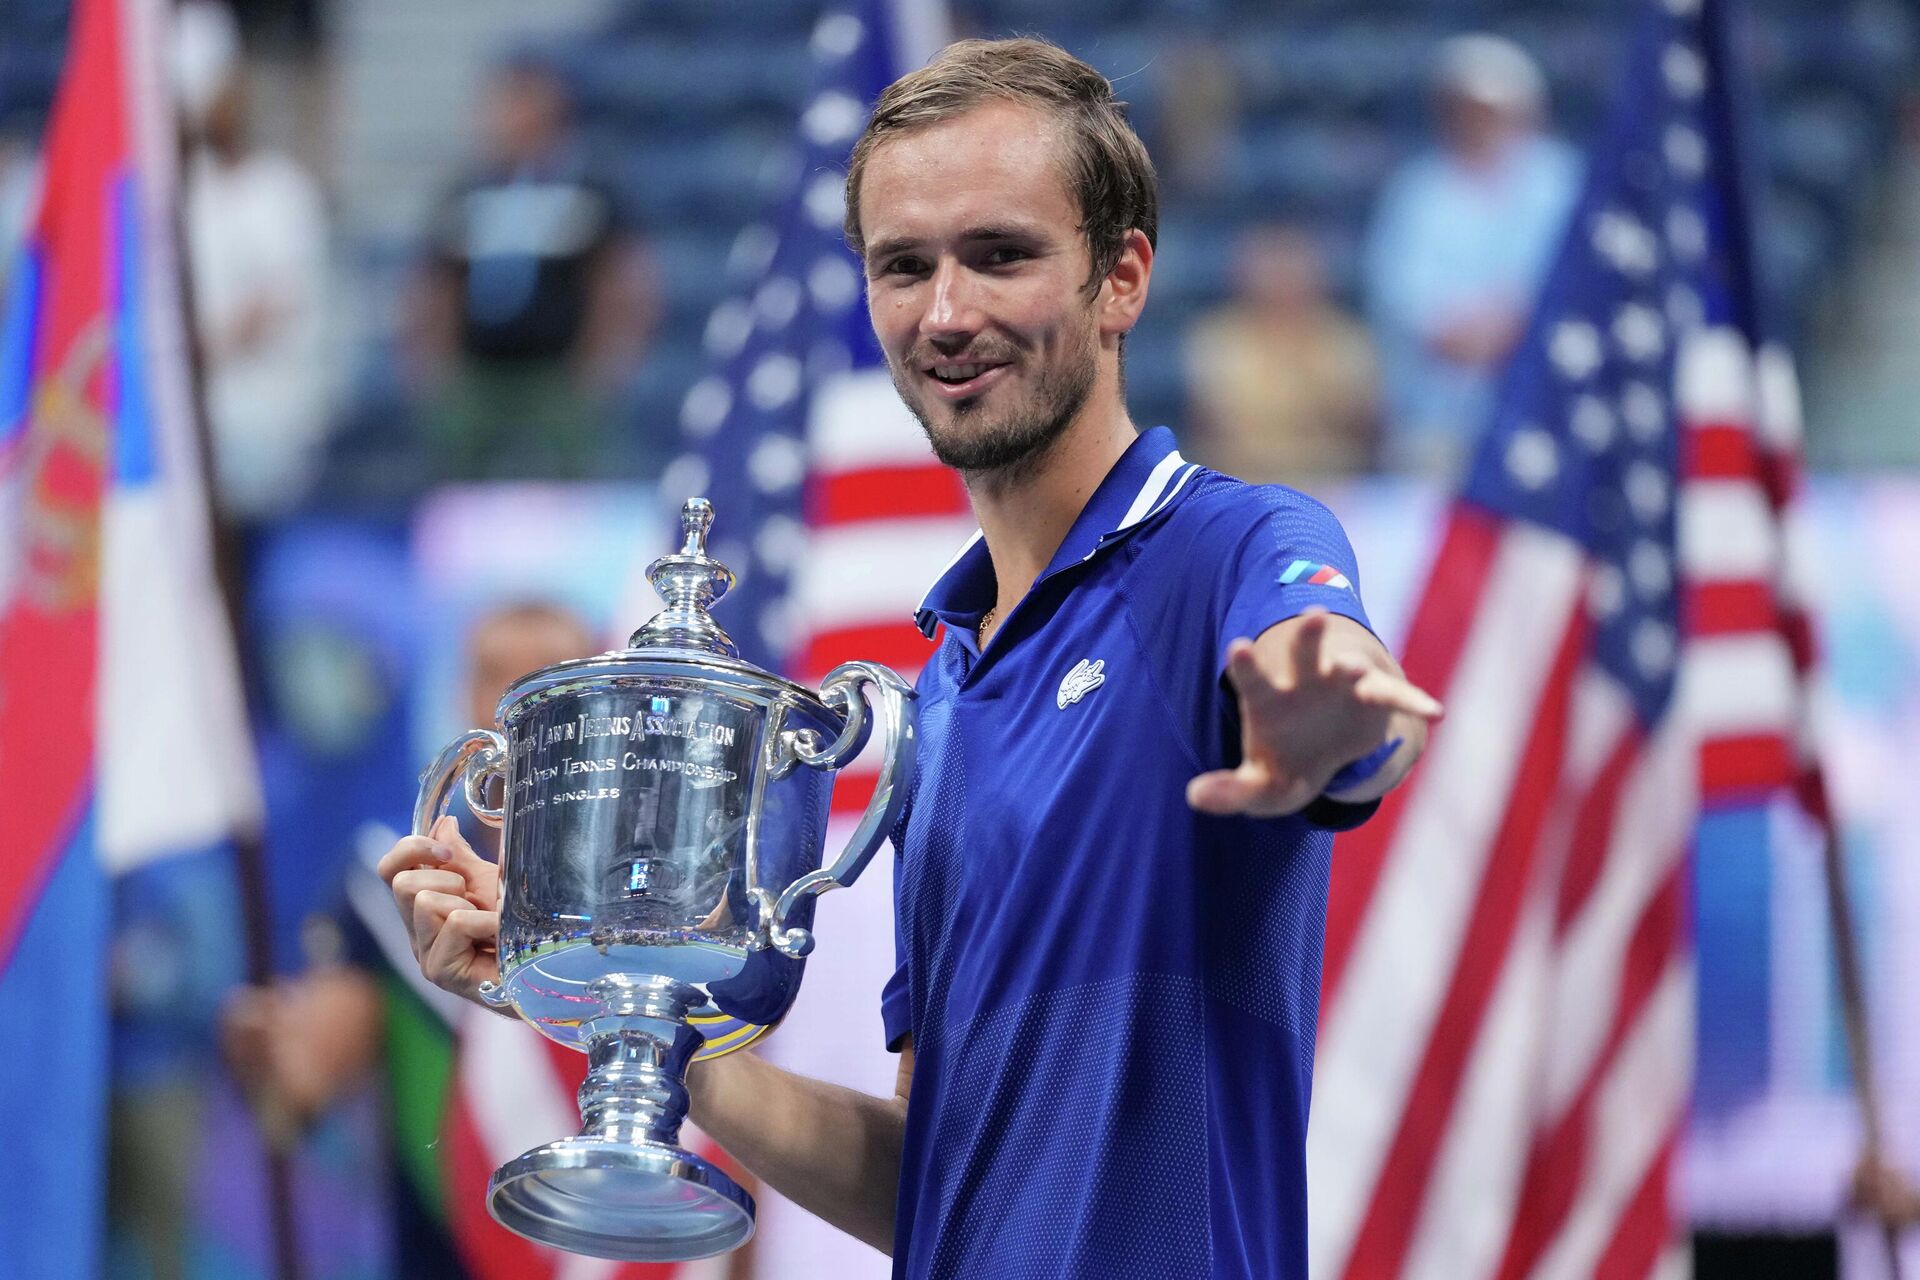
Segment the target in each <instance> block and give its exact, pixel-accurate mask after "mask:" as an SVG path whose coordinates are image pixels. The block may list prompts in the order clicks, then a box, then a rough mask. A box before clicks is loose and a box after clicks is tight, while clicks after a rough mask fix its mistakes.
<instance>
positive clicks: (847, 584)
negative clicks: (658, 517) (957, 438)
mask: <svg viewBox="0 0 1920 1280" xmlns="http://www.w3.org/2000/svg"><path fill="white" fill-rule="evenodd" d="M807 438H808V452H809V455H810V462H809V467H808V474H807V492H806V514H807V532H808V546H807V558H806V563H805V564H804V565H803V566H801V568H800V570H799V573H798V576H797V578H796V582H795V595H796V597H797V602H798V604H799V609H798V611H797V612H798V617H799V618H800V619H801V620H802V622H803V623H804V625H805V626H806V628H807V637H808V638H807V642H806V645H805V647H804V648H803V650H802V651H801V652H802V657H801V659H800V661H799V662H798V663H797V664H796V668H795V676H796V678H797V679H799V680H800V681H801V682H802V683H804V684H809V685H814V686H818V684H819V682H820V679H821V677H823V676H824V675H826V673H827V672H828V671H831V670H832V669H833V668H834V667H835V666H836V665H837V664H839V663H842V662H847V661H852V660H854V659H865V660H867V661H869V662H880V663H884V664H886V665H887V666H890V667H892V668H893V669H894V670H896V671H898V672H899V673H900V674H901V675H902V676H904V677H906V678H907V679H908V680H911V679H913V678H914V676H915V675H916V674H918V672H919V670H920V668H921V666H922V665H923V664H924V663H925V662H926V661H927V660H928V659H929V658H931V657H932V656H933V652H934V647H933V645H931V644H929V643H928V642H927V638H926V637H925V636H923V635H921V634H920V629H919V628H918V627H917V626H916V625H915V624H914V611H915V610H916V609H917V608H918V607H919V604H920V598H921V597H922V596H923V595H925V594H926V590H927V587H928V586H929V585H931V584H932V582H933V580H934V578H936V577H937V576H939V573H940V570H941V567H942V566H944V565H945V564H947V563H948V562H949V561H951V560H952V559H953V554H954V552H955V551H957V550H958V549H959V548H960V547H961V546H962V545H964V544H965V543H966V541H967V539H968V538H970V537H971V536H973V534H974V532H975V531H976V530H977V528H978V525H977V523H976V522H975V521H974V518H973V515H972V509H971V508H970V507H969V506H968V505H967V494H966V488H965V486H964V485H962V484H961V482H960V479H959V476H958V475H957V474H956V473H954V472H953V471H952V470H950V469H948V468H947V467H945V466H943V465H941V464H940V463H939V462H938V461H937V460H936V459H935V458H934V456H933V452H932V449H931V447H930V446H929V445H928V443H927V438H926V435H925V433H923V432H922V431H921V430H920V427H919V424H918V423H916V422H915V421H914V420H913V415H912V414H911V413H910V412H909V411H908V410H907V407H906V405H905V404H903V403H902V402H901V400H900V396H899V393H898V392H896V391H895V390H894V387H893V382H892V380H891V379H890V378H889V377H888V375H887V372H886V370H885V369H884V368H869V369H862V370H858V371H856V372H852V373H846V374H842V375H840V376H838V377H836V378H833V379H831V380H830V381H828V382H827V383H826V384H825V385H823V386H822V387H821V388H820V390H819V391H818V392H817V393H816V394H815V396H814V401H813V408H812V413H811V414H810V419H809V422H808V430H807ZM878 768H879V764H878V759H877V757H875V756H872V755H871V754H869V755H868V756H866V757H863V758H862V759H861V760H858V761H856V762H855V764H854V765H853V767H852V768H850V769H848V770H846V771H845V772H843V773H842V774H841V775H840V776H839V777H838V778H837V779H835V782H834V789H833V809H834V812H835V813H859V812H860V811H861V810H863V809H865V808H866V804H867V800H868V799H869V798H870V797H871V796H872V794H873V780H874V777H875V776H876V771H877V770H878Z"/></svg>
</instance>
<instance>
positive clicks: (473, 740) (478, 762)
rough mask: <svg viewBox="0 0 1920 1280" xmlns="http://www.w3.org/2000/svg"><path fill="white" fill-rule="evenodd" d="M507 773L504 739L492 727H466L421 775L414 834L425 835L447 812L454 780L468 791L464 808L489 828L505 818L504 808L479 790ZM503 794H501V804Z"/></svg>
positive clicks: (414, 814)
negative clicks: (489, 781)
mask: <svg viewBox="0 0 1920 1280" xmlns="http://www.w3.org/2000/svg"><path fill="white" fill-rule="evenodd" d="M493 775H498V776H499V777H500V778H502V779H503V780H504V779H505V778H506V776H507V740H506V739H505V738H503V737H501V736H500V735H499V734H497V733H495V732H494V731H493V730H492V729H469V730H467V731H466V732H465V733H463V734H461V735H460V736H459V737H457V738H455V739H454V740H453V741H452V742H449V743H448V744H447V745H446V747H445V748H444V749H443V750H442V751H441V752H440V754H439V756H438V757H436V758H435V759H434V762H433V763H432V764H430V765H428V766H427V767H426V771H425V772H423V773H422V774H421V775H420V795H419V797H418V798H417V799H416V800H415V801H414V802H413V834H415V835H417V836H424V835H426V834H427V833H428V832H429V831H431V830H432V828H433V824H434V823H435V822H438V821H439V820H440V817H441V815H442V814H444V813H446V811H447V801H448V799H449V798H450V797H451V796H452V794H453V784H454V782H455V780H456V779H457V780H458V781H459V782H460V784H461V786H462V787H463V788H464V789H465V791H466V793H467V808H469V809H471V810H472V811H473V816H474V817H476V818H478V819H480V821H482V822H484V823H486V824H487V825H488V826H490V827H498V826H499V825H500V824H501V823H503V822H505V821H506V820H507V814H506V810H505V809H496V808H494V807H493V806H492V805H490V804H488V803H487V800H486V794H485V792H484V791H483V790H482V788H484V787H485V785H486V781H487V779H488V777H490V776H493ZM504 802H505V797H502V803H504Z"/></svg>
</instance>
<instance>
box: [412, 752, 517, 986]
mask: <svg viewBox="0 0 1920 1280" xmlns="http://www.w3.org/2000/svg"><path fill="white" fill-rule="evenodd" d="M494 774H498V775H499V776H500V777H501V778H502V779H503V780H504V779H505V778H506V776H507V740H506V739H505V738H503V737H501V736H500V735H499V734H497V733H495V732H494V731H493V730H491V729H469V730H467V731H466V732H465V733H463V734H461V735H460V736H459V737H457V738H455V739H454V740H453V741H452V742H449V743H448V744H447V745H446V746H445V747H444V748H443V749H442V750H441V752H440V754H439V755H438V756H436V757H435V758H434V761H433V763H432V764H430V765H428V766H427V767H426V770H425V771H424V772H423V773H421V775H420V794H419V796H418V797H417V798H416V799H415V800H414V802H413V834H415V835H417V836H424V835H426V834H427V833H428V832H429V831H431V830H432V829H433V824H434V823H436V822H438V821H439V820H440V816H441V815H442V814H444V813H445V812H446V811H447V801H448V800H449V799H451V798H452V796H453V785H454V783H455V781H456V780H457V781H458V782H459V783H460V785H461V787H462V788H463V789H464V790H465V791H466V793H467V808H468V809H470V810H472V811H473V816H474V817H476V818H478V819H480V821H482V822H484V823H486V824H487V825H488V826H490V827H497V826H499V825H500V824H501V823H503V822H505V821H506V820H507V814H506V810H505V809H496V808H494V807H493V806H492V805H490V804H488V803H487V799H486V795H485V793H484V792H483V791H482V789H481V788H482V787H484V786H485V785H486V781H487V778H488V777H489V776H491V775H494ZM501 801H502V803H503V804H504V803H505V797H504V796H503V797H502V798H501ZM480 998H481V999H482V1000H484V1001H485V1002H486V1003H487V1004H488V1005H490V1006H492V1007H493V1008H495V1009H501V1008H509V1007H511V1006H512V1004H513V1001H512V998H511V997H509V996H508V995H507V990H506V988H505V987H503V986H502V985H500V984H499V983H497V982H483V983H481V984H480Z"/></svg>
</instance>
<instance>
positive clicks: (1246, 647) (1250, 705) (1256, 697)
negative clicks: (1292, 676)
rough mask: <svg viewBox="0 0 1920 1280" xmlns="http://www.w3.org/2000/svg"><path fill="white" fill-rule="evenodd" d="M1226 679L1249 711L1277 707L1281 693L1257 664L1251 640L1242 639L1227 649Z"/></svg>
mask: <svg viewBox="0 0 1920 1280" xmlns="http://www.w3.org/2000/svg"><path fill="white" fill-rule="evenodd" d="M1227 679H1228V681H1229V682H1231V683H1232V685H1233V689H1234V692H1235V693H1237V694H1239V695H1240V701H1241V703H1242V704H1243V705H1244V706H1245V707H1246V709H1247V710H1249V711H1254V712H1260V711H1267V710H1270V709H1272V708H1274V707H1276V706H1278V705H1279V702H1280V690H1278V689H1276V688H1275V687H1274V683H1273V678H1272V677H1271V676H1269V675H1268V674H1267V673H1266V671H1265V669H1263V668H1262V667H1261V665H1260V658H1259V655H1258V654H1257V652H1256V651H1255V650H1254V647H1253V641H1251V640H1248V639H1245V638H1242V639H1239V640H1235V641H1234V642H1233V643H1232V644H1230V645H1228V646H1227Z"/></svg>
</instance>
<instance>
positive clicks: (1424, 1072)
mask: <svg viewBox="0 0 1920 1280" xmlns="http://www.w3.org/2000/svg"><path fill="white" fill-rule="evenodd" d="M1729 26H1730V13H1729V4H1728V3H1727V2H1726V0H1647V3H1646V5H1645V13H1644V14H1643V16H1642V18H1641V20H1640V26H1639V29H1638V31H1637V34H1636V36H1635V38H1634V41H1633V43H1632V46H1631V49H1630V51H1629V54H1628V58H1627V64H1626V67H1625V71H1624V77H1623V83H1622V85H1621V89H1620V96H1619V98H1618V101H1617V104H1616V106H1615V108H1614V110H1613V112H1612V114H1611V117H1610V119H1609V122H1608V124H1607V126H1606V128H1605V130H1604V131H1603V133H1602V135H1601V137H1600V139H1599V141H1598V144H1597V146H1596V148H1595V149H1594V152H1593V154H1592V157H1591V159H1590V168H1589V172H1588V177H1587V184H1586V188H1585V190H1584V192H1583V194H1582V197H1581V199H1580V201H1579V203H1578V205H1577V206H1576V209H1575V212H1574V214H1573V218H1572V221H1571V223H1570V226H1569V231H1568V233H1567V238H1566V241H1565V243H1564V245H1563V247H1562V249H1561V252H1560V256H1559V258H1558V260H1557V263H1556V265H1555V267H1554V270H1553V272H1552V273H1551V275H1550V276H1549V278H1548V281H1547V284H1546V286H1545V288H1544V289H1543V291H1542V295H1541V299H1540V302H1539V305H1538V309H1537V311H1536V314H1535V316H1534V318H1533V322H1532V324H1531V326H1530V329H1529V333H1528V336H1527V338H1526V339H1525V341H1524V342H1523V344H1522V346H1521V348H1520V350H1519V351H1518V353H1517V354H1516V356H1515V358H1514V361H1513V363H1512V365H1511V366H1510V368H1509V370H1508V372H1507V374H1506V377H1505V382H1504V384H1503V390H1502V394H1501V397H1500V401H1499V407H1498V410H1497V413H1496V415H1495V420H1494V422H1493V423H1492V425H1491V428H1490V430H1489V431H1488V433H1487V435H1486V436H1485V437H1484V439H1483V440H1482V442H1481V445H1480V448H1479V451H1478V454H1477V456H1476V458H1475V461H1474V464H1473V466H1472V467H1471V469H1470V471H1469V473H1468V476H1467V478H1466V481H1465V484H1464V486H1463V488H1462V491H1461V494H1460V496H1459V499H1458V501H1457V502H1456V504H1455V506H1454V508H1453V510H1452V513H1451V515H1450V517H1449V520H1448V523H1447V526H1446V529H1445V531H1444V534H1443V535H1442V538H1441V540H1440V544H1439V549H1438V552H1437V555H1436V559H1435V562H1434V565H1433V568H1432V571H1431V576H1430V579H1429V582H1428V585H1427V588H1426V592H1425V595H1424V597H1423V598H1422V601H1421V603H1420V605H1419V607H1418V609H1417V611H1416V613H1415V617H1414V621H1413V623H1412V626H1411V629H1410V634H1409V635H1408V637H1407V639H1406V642H1405V646H1404V647H1405V651H1406V655H1407V668H1408V674H1409V676H1410V677H1411V678H1412V679H1413V680H1415V681H1416V682H1417V683H1418V684H1420V685H1421V686H1423V687H1425V688H1427V689H1430V690H1432V691H1434V692H1435V693H1436V694H1438V695H1439V696H1440V697H1441V698H1442V699H1443V700H1444V701H1445V702H1446V704H1447V706H1448V716H1447V719H1446V721H1445V722H1444V723H1442V724H1441V725H1440V726H1439V727H1438V728H1437V729H1436V730H1435V732H1434V734H1433V738H1432V744H1431V748H1430V750H1429V752H1428V755H1427V757H1426V759H1425V760H1424V761H1423V762H1422V763H1421V765H1420V767H1419V769H1417V770H1416V771H1415V773H1414V774H1413V776H1412V778H1411V779H1410V780H1409V783H1408V785H1406V786H1405V787H1403V788H1401V789H1400V791H1399V792H1397V793H1396V794H1395V795H1393V796H1392V797H1391V798H1390V799H1389V801H1388V803H1387V804H1386V805H1385V806H1384V807H1383V809H1382V811H1381V812H1380V814H1379V815H1378V816H1377V817H1376V818H1375V819H1374V821H1373V822H1372V823H1370V824H1369V825H1368V826H1366V827H1364V828H1362V829H1361V830H1360V831H1358V832H1355V833H1354V834H1352V835H1350V836H1345V837H1342V841H1341V847H1340V849H1339V852H1338V856H1337V857H1336V858H1335V860H1334V861H1335V869H1334V883H1333V887H1332V892H1331V896H1330V899H1329V904H1328V911H1327V935H1326V959H1325V976H1324V988H1323V997H1322V1009H1321V1032H1320V1043H1319V1062H1318V1067H1317V1071H1316V1076H1315V1078H1316V1086H1317V1087H1316V1092H1315V1097H1314V1107H1313V1122H1312V1128H1311V1131H1310V1134H1309V1138H1308V1155H1309V1169H1310V1184H1309V1185H1310V1186H1311V1189H1312V1197H1313V1211H1312V1215H1311V1224H1312V1225H1311V1231H1312V1238H1311V1246H1310V1251H1311V1256H1312V1258H1313V1271H1314V1274H1315V1275H1317V1276H1340V1277H1350V1278H1355V1280H1361V1278H1365V1280H1371V1278H1374V1277H1389V1276H1420V1277H1426V1276H1432V1277H1449V1278H1451V1277H1463V1276H1500V1277H1522V1276H1540V1277H1588V1276H1609V1277H1610V1276H1644V1275H1649V1274H1656V1273H1657V1274H1678V1273H1684V1271H1685V1269H1686V1266H1687V1261H1686V1258H1687V1255H1686V1253H1685V1249H1684V1240H1683V1233H1682V1231H1681V1230H1680V1227H1679V1224H1677V1223H1676V1222H1675V1215H1674V1212H1673V1209H1672V1202H1671V1196H1670V1185H1671V1175H1672V1171H1673V1168H1674V1160H1675V1148H1676V1143H1677V1142H1678V1141H1679V1139H1680V1136H1681V1133H1682V1126H1683V1124H1684V1122H1685V1117H1686V1114H1687V1109H1688V1095H1689V1090H1690V1084H1691V1077H1692V1029H1693V1009H1694V1006H1693V1001H1694V964H1693V959H1692V952H1691V944H1690V939H1689V935H1688V929H1687V925H1686V893H1687V888H1686V886H1687V873H1686V862H1687V851H1688V847H1689V842H1690V836H1691V832H1692V829H1693V826H1694V823H1695V821H1696V819H1697V817H1698V815H1699V813H1700V812H1701V810H1702V807H1703V806H1705V805H1712V804H1716V803H1723V802H1730V801H1734V800H1738V799H1740V798H1743V797H1751V796H1754V795H1756V794H1761V793H1765V792H1767V791H1769V790H1774V789H1778V788H1780V787H1782V786H1783V785H1785V784H1787V783H1789V782H1791V781H1793V780H1794V778H1795V774H1796V772H1798V771H1799V770H1800V769H1801V761H1802V760H1803V758H1804V752H1805V744H1804V743H1802V742H1800V741H1799V740H1798V738H1797V736H1796V726H1797V725H1799V724H1800V723H1801V722H1802V716H1801V702H1802V699H1803V687H1804V683H1805V677H1806V676H1807V674H1808V668H1809V666H1810V664H1811V662H1812V654H1811V648H1810V645H1809V643H1808V640H1807V636H1808V629H1807V626H1806V616H1805V613H1804V610H1803V608H1802V605H1801V599H1802V597H1801V595H1800V594H1799V593H1798V592H1797V590H1796V589H1795V588H1794V586H1793V585H1792V583H1791V581H1790V576H1791V575H1789V574H1788V573H1787V572H1786V563H1787V559H1788V557H1787V555H1786V553H1785V546H1786V538H1785V530H1786V529H1787V526H1788V521H1787V507H1788V502H1789V499H1790V497H1791V490H1792V487H1793V475H1794V468H1795V463H1794V456H1795V453H1796V448H1797V437H1798V404H1797V398H1796V395H1795V393H1794V389H1793V375H1792V371H1791V367H1790V364H1789V362H1788V360H1787V357H1786V356H1785V354H1784V353H1783V352H1782V351H1780V350H1779V349H1778V348H1776V347H1774V346H1772V345H1770V344H1769V343H1767V341H1766V340H1765V338H1764V336H1763V327H1762V324H1761V311H1762V308H1761V306H1760V304H1759V301H1758V299H1757V298H1756V286H1755V272H1754V265H1755V264H1754V256H1753V253H1754V251H1753V245H1752V242H1751V238H1750V237H1751V232H1750V229H1749V223H1748V216H1747V215H1748V202H1747V197H1746V175H1745V173H1744V172H1743V167H1742V166H1743V164H1744V162H1745V156H1744V154H1743V151H1742V146H1741V139H1740V134H1741V127H1742V124H1743V121H1744V119H1745V118H1746V114H1745V112H1744V109H1743V108H1744V102H1743V100H1742V99H1741V97H1740V94H1739V85H1738V82H1737V80H1735V79H1733V78H1732V76H1733V71H1734V69H1733V68H1732V67H1731V66H1730V53H1729V51H1730V45H1731V40H1730V37H1729ZM1808 776H1811V774H1809V775H1808ZM1760 853H1761V851H1756V856H1760Z"/></svg>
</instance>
